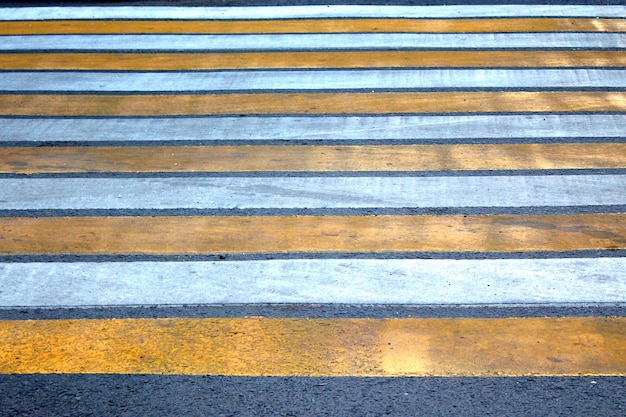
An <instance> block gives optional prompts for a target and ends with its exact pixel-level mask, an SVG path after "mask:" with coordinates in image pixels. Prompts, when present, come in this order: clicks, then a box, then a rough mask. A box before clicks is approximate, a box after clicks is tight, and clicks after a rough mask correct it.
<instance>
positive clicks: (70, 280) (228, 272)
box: [0, 257, 626, 310]
mask: <svg viewBox="0 0 626 417" xmlns="http://www.w3.org/2000/svg"><path fill="white" fill-rule="evenodd" d="M624 271H626V258H611V257H609V258H566V259H554V258H552V259H273V260H247V261H245V262H224V261H187V262H176V261H157V262H154V261H140V262H116V261H112V262H24V263H22V262H16V263H4V264H1V265H0V282H2V285H3V288H2V292H0V305H2V306H3V307H13V308H24V307H31V308H35V307H57V308H58V307H61V308H63V307H68V306H100V305H101V306H139V305H159V306H165V305H200V304H204V305H206V304H225V303H226V304H239V305H249V304H250V303H279V304H282V303H304V304H306V303H322V304H328V303H343V304H359V303H361V304H367V305H369V304H396V305H397V304H413V305H415V304H418V305H449V304H453V305H454V304H457V305H468V304H481V305H485V304H496V305H502V304H511V303H517V304H519V303H530V304H537V303H553V304H554V303H556V304H557V305H558V303H626V276H625V274H624ZM463 308H464V307H461V308H460V309H461V310H462V309H463Z"/></svg>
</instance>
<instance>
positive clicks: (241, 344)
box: [0, 317, 626, 377]
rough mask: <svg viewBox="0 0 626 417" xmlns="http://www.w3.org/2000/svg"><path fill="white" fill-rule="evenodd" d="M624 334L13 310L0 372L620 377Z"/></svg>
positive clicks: (597, 328) (577, 325) (554, 327)
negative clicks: (21, 315)
mask: <svg viewBox="0 0 626 417" xmlns="http://www.w3.org/2000/svg"><path fill="white" fill-rule="evenodd" d="M625 335H626V318H623V317H606V318H604V317H570V318H504V319H417V318H414V319H383V320H381V319H272V318H262V317H258V318H243V319H236V318H231V319H219V318H196V319H192V318H190V319H100V320H15V321H1V322H0V346H1V349H0V372H1V373H3V374H38V373H45V374H68V373H72V374H85V373H89V374H177V375H233V376H235V375H236V376H361V377H364V376H528V375H543V376H578V375H607V376H608V375H615V376H617V375H620V376H623V375H626V358H625V357H624V355H623V347H624V344H625V343H626V336H625ZM181 340H184V343H181Z"/></svg>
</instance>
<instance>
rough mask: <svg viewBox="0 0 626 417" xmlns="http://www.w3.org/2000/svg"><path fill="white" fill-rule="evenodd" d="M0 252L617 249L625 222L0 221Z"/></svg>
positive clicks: (531, 218) (625, 233) (590, 218)
mask: <svg viewBox="0 0 626 417" xmlns="http://www.w3.org/2000/svg"><path fill="white" fill-rule="evenodd" d="M0 242H1V245H0V253H1V254H6V255H17V254H57V255H62V254H162V255H174V254H221V253H229V254H254V253H286V252H296V253H298V252H300V253H302V252H308V253H328V252H331V253H332V252H423V251H426V252H527V251H577V250H617V249H625V248H626V214H623V213H617V214H615V213H608V214H571V215H481V216H477V215H468V216H465V215H450V216H430V215H417V216H390V215H382V216H279V217H273V216H269V217H265V216H249V217H247V216H246V217H240V216H234V217H230V216H209V217H201V216H198V217H188V216H173V217H169V216H162V217H130V216H128V217H56V218H0Z"/></svg>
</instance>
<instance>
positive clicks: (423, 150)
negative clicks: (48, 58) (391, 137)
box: [0, 143, 626, 174]
mask: <svg viewBox="0 0 626 417" xmlns="http://www.w3.org/2000/svg"><path fill="white" fill-rule="evenodd" d="M603 168H626V144H625V143H571V144H498V145H486V144H478V145H393V146H387V145H380V146H117V147H92V146H89V147H56V148H55V147H43V148H42V147H7V148H0V172H1V173H13V174H37V173H70V172H263V171H287V172H288V171H291V172H329V171H348V172H358V171H457V170H460V171H463V170H533V169H539V170H542V169H603Z"/></svg>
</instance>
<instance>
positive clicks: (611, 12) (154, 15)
mask: <svg viewBox="0 0 626 417" xmlns="http://www.w3.org/2000/svg"><path fill="white" fill-rule="evenodd" d="M625 15H626V7H625V6H592V5H532V6H525V5H521V4H520V5H495V4H494V5H471V6H470V5H454V6H348V5H341V6H333V5H328V6H323V5H320V6H286V7H285V6H283V7H272V6H265V7H27V8H26V7H24V8H3V9H0V20H45V19H278V18H316V17H317V18H329V17H363V18H367V17H371V18H386V17H389V18H391V17H410V18H437V17H441V18H461V17H518V16H528V17H532V16H538V17H545V16H552V17H562V16H571V17H618V18H619V17H624V16H625Z"/></svg>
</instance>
